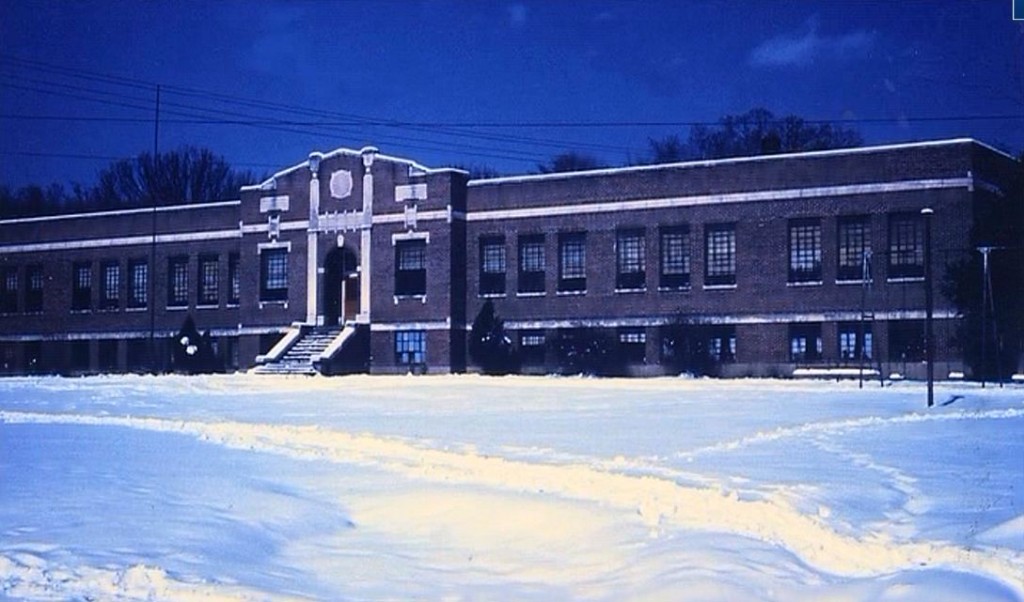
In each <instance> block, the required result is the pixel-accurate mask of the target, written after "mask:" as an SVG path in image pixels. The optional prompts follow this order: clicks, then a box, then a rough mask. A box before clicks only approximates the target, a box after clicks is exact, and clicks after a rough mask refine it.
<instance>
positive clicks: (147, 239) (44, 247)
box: [0, 228, 242, 253]
mask: <svg viewBox="0 0 1024 602" xmlns="http://www.w3.org/2000/svg"><path fill="white" fill-rule="evenodd" d="M241 235H242V233H241V231H240V230H238V229H237V228H236V229H233V230H208V231H205V232H186V233H182V234H157V235H156V243H157V244H166V243H174V242H201V241H206V240H228V239H232V238H240V237H241ZM152 243H153V235H151V234H146V235H141V236H121V237H117V238H93V239H86V240H62V241H56V242H38V243H26V244H21V245H4V246H0V253H35V252H40V251H69V250H72V249H96V248H102V247H129V246H133V245H148V244H152Z"/></svg>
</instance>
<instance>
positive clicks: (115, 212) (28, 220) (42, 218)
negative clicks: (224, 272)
mask: <svg viewBox="0 0 1024 602" xmlns="http://www.w3.org/2000/svg"><path fill="white" fill-rule="evenodd" d="M240 203H241V201H240V200H238V199H235V200H231V201H214V202H210V203H201V202H200V203H189V204H182V205H166V206H162V207H155V208H154V207H140V208H137V209H108V210H104V211H86V212H83V213H61V214H57V215H38V216H32V217H12V218H8V219H0V226H7V225H15V224H33V223H38V222H49V221H58V220H65V219H81V218H86V217H112V216H120V215H140V214H150V213H153V212H154V211H156V212H157V213H166V212H169V211H183V210H190V209H212V208H217V207H231V206H235V205H238V204H240Z"/></svg>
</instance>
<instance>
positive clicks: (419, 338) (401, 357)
mask: <svg viewBox="0 0 1024 602" xmlns="http://www.w3.org/2000/svg"><path fill="white" fill-rule="evenodd" d="M426 360H427V333H426V332H425V331H423V330H400V331H397V332H395V363H396V364H398V365H400V366H415V365H420V364H424V363H426Z"/></svg>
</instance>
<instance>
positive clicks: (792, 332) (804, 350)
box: [789, 324, 821, 362]
mask: <svg viewBox="0 0 1024 602" xmlns="http://www.w3.org/2000/svg"><path fill="white" fill-rule="evenodd" d="M789 359H790V360H791V361H794V362H807V361H814V360H819V359H821V324H790V325H789Z"/></svg>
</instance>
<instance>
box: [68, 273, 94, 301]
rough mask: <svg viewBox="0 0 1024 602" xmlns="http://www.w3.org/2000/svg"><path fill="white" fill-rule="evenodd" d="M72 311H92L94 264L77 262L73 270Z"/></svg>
mask: <svg viewBox="0 0 1024 602" xmlns="http://www.w3.org/2000/svg"><path fill="white" fill-rule="evenodd" d="M71 279H72V280H71V309H73V310H76V311H87V310H90V309H92V264H91V263H89V262H76V263H75V264H74V265H73V266H72V268H71Z"/></svg>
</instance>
